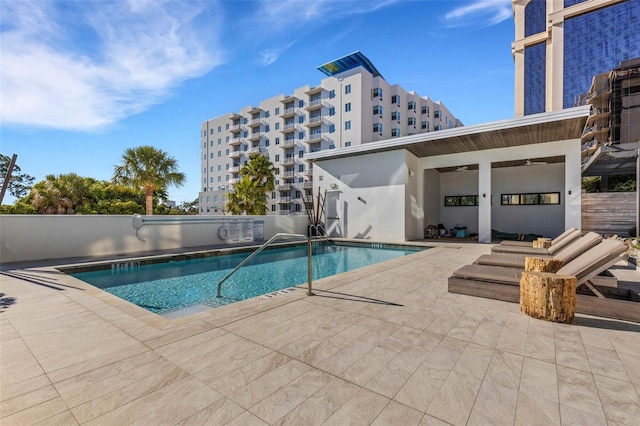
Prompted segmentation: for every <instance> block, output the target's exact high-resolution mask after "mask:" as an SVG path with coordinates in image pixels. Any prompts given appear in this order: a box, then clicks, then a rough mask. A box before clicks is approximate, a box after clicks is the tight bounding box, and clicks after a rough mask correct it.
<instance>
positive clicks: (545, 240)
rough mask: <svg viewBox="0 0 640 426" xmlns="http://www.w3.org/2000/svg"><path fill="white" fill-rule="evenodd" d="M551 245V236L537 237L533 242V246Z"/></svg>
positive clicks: (544, 246)
mask: <svg viewBox="0 0 640 426" xmlns="http://www.w3.org/2000/svg"><path fill="white" fill-rule="evenodd" d="M549 247H551V238H538V239H537V240H536V241H534V242H533V248H549Z"/></svg>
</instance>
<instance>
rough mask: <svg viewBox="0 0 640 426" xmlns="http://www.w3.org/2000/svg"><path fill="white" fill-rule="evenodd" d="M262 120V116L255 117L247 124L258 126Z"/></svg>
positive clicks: (251, 126) (252, 126)
mask: <svg viewBox="0 0 640 426" xmlns="http://www.w3.org/2000/svg"><path fill="white" fill-rule="evenodd" d="M262 122H263V120H262V118H255V119H253V120H251V121H250V122H249V124H248V126H249V127H250V128H252V129H254V128H256V127H259V126H260V125H261V124H262Z"/></svg>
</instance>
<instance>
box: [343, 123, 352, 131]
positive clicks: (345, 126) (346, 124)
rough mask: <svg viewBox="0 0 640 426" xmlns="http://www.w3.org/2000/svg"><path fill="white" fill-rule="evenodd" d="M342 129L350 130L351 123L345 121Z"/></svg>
mask: <svg viewBox="0 0 640 426" xmlns="http://www.w3.org/2000/svg"><path fill="white" fill-rule="evenodd" d="M344 129H345V130H350V129H351V121H345V122H344Z"/></svg>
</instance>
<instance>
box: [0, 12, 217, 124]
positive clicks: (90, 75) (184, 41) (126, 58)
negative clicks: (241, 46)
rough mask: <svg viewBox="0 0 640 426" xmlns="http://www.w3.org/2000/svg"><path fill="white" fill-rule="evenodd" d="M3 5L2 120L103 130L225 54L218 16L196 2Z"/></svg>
mask: <svg viewBox="0 0 640 426" xmlns="http://www.w3.org/2000/svg"><path fill="white" fill-rule="evenodd" d="M207 7H208V8H209V9H210V8H211V7H213V8H214V9H215V4H214V3H207ZM0 12H1V13H0V15H1V16H2V17H1V18H0V19H1V28H2V33H1V34H2V50H1V51H0V61H1V62H2V69H1V70H0V85H1V87H2V93H1V94H0V102H1V104H2V110H1V112H0V121H1V122H2V124H3V125H5V124H10V125H22V126H33V127H44V128H56V129H67V130H92V129H96V128H101V127H103V126H107V125H109V124H112V123H114V122H116V121H117V120H119V119H122V118H124V117H126V116H129V115H131V114H135V113H137V112H140V111H143V110H144V109H146V108H148V107H149V106H151V105H153V104H156V103H158V102H160V101H162V100H163V99H164V98H166V97H167V96H168V95H169V94H170V92H171V90H172V89H173V88H175V87H176V86H177V85H179V84H180V83H181V82H183V81H184V80H186V79H189V78H194V77H198V76H201V75H203V74H205V73H206V72H208V71H209V70H210V69H211V68H213V67H215V66H216V65H219V64H220V63H221V62H222V60H223V53H222V50H221V49H219V47H218V44H219V43H218V41H217V34H216V32H215V31H216V30H213V29H214V28H218V26H217V25H216V22H215V16H213V18H212V16H208V22H206V24H207V25H203V23H202V22H200V21H201V19H202V18H203V16H204V15H206V14H207V12H208V11H207V10H205V6H204V5H201V4H198V3H195V2H177V1H176V2H159V1H153V2H151V1H133V0H132V1H130V2H102V1H101V2H97V1H96V2H90V3H89V2H78V3H62V2H36V1H33V2H23V1H6V2H2V5H1V6H0ZM212 21H214V22H212Z"/></svg>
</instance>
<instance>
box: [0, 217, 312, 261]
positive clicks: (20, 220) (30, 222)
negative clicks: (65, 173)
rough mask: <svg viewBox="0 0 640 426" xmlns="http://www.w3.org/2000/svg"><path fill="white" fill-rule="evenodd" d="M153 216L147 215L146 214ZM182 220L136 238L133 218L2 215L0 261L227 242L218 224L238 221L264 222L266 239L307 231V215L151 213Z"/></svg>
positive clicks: (152, 228) (151, 228)
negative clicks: (167, 214) (253, 220)
mask: <svg viewBox="0 0 640 426" xmlns="http://www.w3.org/2000/svg"><path fill="white" fill-rule="evenodd" d="M143 217H147V216H143ZM150 218H152V220H153V219H155V220H158V219H167V218H169V220H172V221H173V220H179V221H181V223H179V224H153V225H145V226H143V227H142V228H140V232H139V234H140V236H141V237H142V238H143V239H144V240H146V241H140V240H139V239H138V238H137V237H136V233H135V229H134V227H133V217H132V216H106V215H105V216H103V215H2V216H0V229H1V233H0V262H2V263H7V262H22V261H29V260H41V259H58V258H67V257H82V256H107V255H119V254H127V255H130V254H135V253H137V252H141V251H146V250H158V249H174V248H186V247H198V246H207V245H213V244H224V243H225V242H224V241H223V240H221V239H220V238H218V235H217V234H218V228H219V227H220V226H221V225H222V224H223V223H228V222H229V221H230V220H233V219H238V218H241V219H251V218H253V219H255V220H262V221H264V222H265V223H264V239H265V240H266V239H268V238H271V237H272V236H273V235H275V234H276V233H278V232H287V233H296V234H306V227H307V225H308V219H307V218H306V217H305V216H216V217H215V218H214V217H211V216H209V217H203V216H151V217H150Z"/></svg>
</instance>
